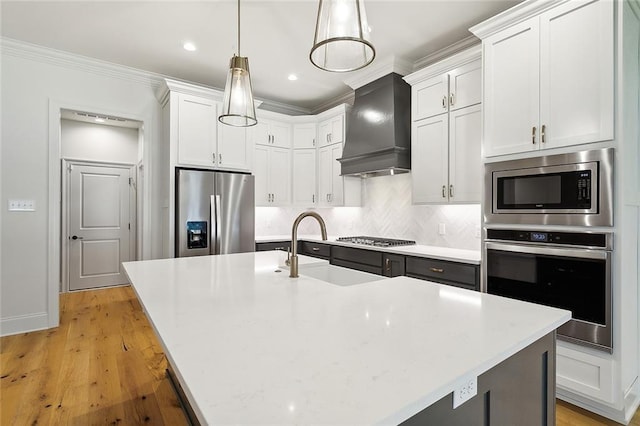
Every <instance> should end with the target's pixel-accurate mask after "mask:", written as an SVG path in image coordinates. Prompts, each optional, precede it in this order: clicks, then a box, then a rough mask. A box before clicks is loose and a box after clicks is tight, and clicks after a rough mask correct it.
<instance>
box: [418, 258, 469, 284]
mask: <svg viewBox="0 0 640 426" xmlns="http://www.w3.org/2000/svg"><path fill="white" fill-rule="evenodd" d="M406 270H407V276H409V277H412V278H419V279H423V280H429V281H434V282H437V283H441V284H449V285H453V286H456V287H462V288H467V289H471V290H478V291H479V290H480V269H479V267H478V266H477V265H469V264H466V263H457V262H448V261H444V260H435V259H424V258H417V257H407V260H406Z"/></svg>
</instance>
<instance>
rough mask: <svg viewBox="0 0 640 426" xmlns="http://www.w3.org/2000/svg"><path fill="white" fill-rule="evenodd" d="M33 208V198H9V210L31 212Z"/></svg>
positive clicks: (34, 206)
mask: <svg viewBox="0 0 640 426" xmlns="http://www.w3.org/2000/svg"><path fill="white" fill-rule="evenodd" d="M35 210H36V202H35V200H9V211H10V212H33V211H35Z"/></svg>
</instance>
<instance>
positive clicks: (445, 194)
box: [442, 185, 447, 198]
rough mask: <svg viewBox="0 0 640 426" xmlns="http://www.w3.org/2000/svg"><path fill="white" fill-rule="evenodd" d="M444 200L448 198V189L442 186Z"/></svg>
mask: <svg viewBox="0 0 640 426" xmlns="http://www.w3.org/2000/svg"><path fill="white" fill-rule="evenodd" d="M442 198H447V187H446V185H442Z"/></svg>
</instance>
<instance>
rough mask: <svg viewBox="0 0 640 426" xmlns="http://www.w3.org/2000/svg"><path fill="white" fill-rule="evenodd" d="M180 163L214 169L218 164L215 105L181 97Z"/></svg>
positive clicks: (179, 122)
mask: <svg viewBox="0 0 640 426" xmlns="http://www.w3.org/2000/svg"><path fill="white" fill-rule="evenodd" d="M177 112H178V114H177V115H178V122H177V128H178V141H177V147H178V161H177V163H178V164H180V165H185V166H201V167H213V166H215V165H216V162H217V157H218V156H217V147H216V140H217V138H216V120H217V104H216V102H215V101H213V100H210V99H206V98H201V97H198V96H191V95H185V94H179V95H178V111H177Z"/></svg>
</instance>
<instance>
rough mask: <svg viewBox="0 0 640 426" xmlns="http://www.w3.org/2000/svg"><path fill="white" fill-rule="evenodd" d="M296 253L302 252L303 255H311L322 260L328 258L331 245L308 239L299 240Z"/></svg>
mask: <svg viewBox="0 0 640 426" xmlns="http://www.w3.org/2000/svg"><path fill="white" fill-rule="evenodd" d="M298 254H304V255H305V256H312V257H318V258H320V259H324V260H329V258H330V257H331V245H329V244H322V243H312V242H309V241H299V242H298Z"/></svg>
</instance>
